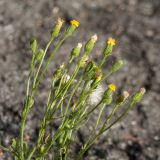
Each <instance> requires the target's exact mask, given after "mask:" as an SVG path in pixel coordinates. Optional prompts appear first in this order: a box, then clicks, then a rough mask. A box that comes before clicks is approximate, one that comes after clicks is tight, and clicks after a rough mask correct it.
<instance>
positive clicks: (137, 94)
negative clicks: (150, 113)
mask: <svg viewBox="0 0 160 160" xmlns="http://www.w3.org/2000/svg"><path fill="white" fill-rule="evenodd" d="M145 92H146V89H145V88H141V89H140V91H139V92H137V93H135V94H134V95H133V97H132V101H131V103H133V104H134V103H137V102H138V101H139V100H140V99H141V98H142V96H143V95H144V93H145Z"/></svg>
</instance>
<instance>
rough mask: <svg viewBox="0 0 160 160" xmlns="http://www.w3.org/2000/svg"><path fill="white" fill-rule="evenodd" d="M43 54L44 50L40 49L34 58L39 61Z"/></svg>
mask: <svg viewBox="0 0 160 160" xmlns="http://www.w3.org/2000/svg"><path fill="white" fill-rule="evenodd" d="M43 55H44V50H43V49H40V50H39V52H38V53H37V55H36V57H35V60H36V61H40V60H41V59H42V57H43Z"/></svg>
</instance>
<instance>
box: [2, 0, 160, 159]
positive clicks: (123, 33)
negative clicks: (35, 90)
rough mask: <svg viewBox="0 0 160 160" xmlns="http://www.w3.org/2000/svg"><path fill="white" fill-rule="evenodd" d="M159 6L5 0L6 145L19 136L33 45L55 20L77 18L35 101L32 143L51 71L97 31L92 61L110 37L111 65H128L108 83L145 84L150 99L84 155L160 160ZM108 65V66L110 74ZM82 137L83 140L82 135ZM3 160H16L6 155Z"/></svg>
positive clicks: (159, 2)
mask: <svg viewBox="0 0 160 160" xmlns="http://www.w3.org/2000/svg"><path fill="white" fill-rule="evenodd" d="M159 8H160V0H87V1H85V0H79V1H78V0H68V1H67V0H38V1H33V0H0V37H1V38H0V140H1V141H2V143H3V144H4V145H8V144H9V143H10V140H11V138H13V137H15V136H17V135H18V132H17V131H18V127H19V126H18V124H19V120H20V111H21V107H22V102H23V98H24V91H25V90H24V88H25V83H24V82H25V79H26V77H27V75H28V66H29V61H30V58H31V57H30V52H29V49H28V42H29V40H30V38H31V37H32V36H35V37H37V39H38V41H39V43H40V45H41V46H44V45H45V41H46V40H47V38H48V36H49V31H50V29H51V28H52V25H53V22H54V21H55V20H56V18H57V17H58V16H62V17H63V18H64V19H65V21H66V22H69V20H70V19H72V18H76V19H78V20H79V21H80V22H81V27H80V28H79V30H78V32H76V33H75V34H74V36H73V38H72V39H69V40H68V41H67V42H66V43H65V44H64V46H63V47H62V48H61V49H60V51H59V53H58V54H57V55H56V56H55V59H57V60H56V61H54V60H53V61H52V64H51V65H50V68H49V70H48V72H47V75H46V80H45V82H44V83H43V84H42V87H41V91H40V93H39V94H38V95H37V98H38V99H39V101H38V102H36V103H37V107H35V108H33V111H32V113H31V114H30V116H29V117H28V121H27V133H28V134H30V135H31V137H32V138H31V140H32V139H34V135H36V131H37V127H38V121H37V119H38V118H39V117H40V116H41V113H42V112H43V105H44V103H43V102H44V100H45V99H46V96H47V94H46V89H45V86H47V84H48V81H49V79H50V77H51V73H52V72H53V70H54V68H55V67H56V66H58V65H59V64H60V63H61V62H62V61H63V60H65V57H66V56H67V55H68V53H69V51H70V50H71V48H72V47H73V46H74V45H75V44H77V42H79V41H80V42H85V41H86V40H87V39H88V38H89V37H90V36H92V35H93V34H94V33H97V34H98V36H99V41H98V44H97V46H96V48H95V53H94V56H93V58H94V59H95V60H98V59H99V55H100V54H101V53H100V52H99V49H100V48H101V47H102V46H103V45H104V42H105V40H106V38H107V37H108V36H113V37H114V38H116V39H117V41H118V44H117V46H116V47H115V49H114V52H113V57H112V58H111V59H110V61H111V62H112V61H113V60H115V59H120V58H122V59H124V61H125V66H124V67H123V68H122V69H121V70H120V71H119V72H118V73H117V74H116V75H114V76H112V77H111V78H110V79H109V81H112V82H114V83H116V84H117V85H118V86H119V87H120V89H127V90H129V91H130V92H132V91H135V90H137V89H138V88H139V87H141V86H144V87H145V88H146V89H147V93H146V95H145V97H144V99H143V100H142V101H141V102H140V103H139V104H138V105H137V106H135V107H134V108H133V109H132V110H131V111H130V112H129V116H127V117H126V119H125V120H123V121H122V122H120V123H119V124H118V125H117V126H116V127H114V128H113V129H112V130H111V131H110V132H108V133H107V135H106V134H105V135H104V136H103V138H102V139H100V140H99V141H97V142H96V144H95V145H93V147H92V148H91V149H90V151H89V152H88V153H87V154H86V156H85V157H84V159H86V160H88V159H89V160H117V159H118V160H160V123H159V121H160V106H159V104H160V96H159V93H160V72H159V70H160V65H159V63H160V56H159V53H160V27H159V26H160V9H159ZM107 67H108V64H105V67H104V69H105V68H107ZM83 134H84V133H83V132H80V136H81V137H83ZM0 159H5V160H9V159H12V158H11V157H10V156H9V155H8V154H4V155H3V156H2V157H1V158H0Z"/></svg>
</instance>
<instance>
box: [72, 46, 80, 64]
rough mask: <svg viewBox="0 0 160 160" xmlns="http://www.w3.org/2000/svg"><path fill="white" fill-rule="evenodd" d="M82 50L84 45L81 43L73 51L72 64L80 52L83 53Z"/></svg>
mask: <svg viewBox="0 0 160 160" xmlns="http://www.w3.org/2000/svg"><path fill="white" fill-rule="evenodd" d="M81 48H82V44H81V43H78V45H77V46H76V47H75V48H73V49H72V51H71V56H70V60H69V62H70V63H71V62H72V60H73V59H74V58H76V57H77V56H78V55H79V53H80V51H81Z"/></svg>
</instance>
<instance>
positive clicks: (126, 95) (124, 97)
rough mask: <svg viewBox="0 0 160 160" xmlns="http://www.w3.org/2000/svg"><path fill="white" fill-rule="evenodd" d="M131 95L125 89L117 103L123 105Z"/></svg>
mask: <svg viewBox="0 0 160 160" xmlns="http://www.w3.org/2000/svg"><path fill="white" fill-rule="evenodd" d="M128 97H129V93H128V92H127V91H123V93H122V94H120V95H119V96H118V97H117V99H116V104H119V105H121V104H122V103H124V102H125V100H126V99H127V98H128Z"/></svg>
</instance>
